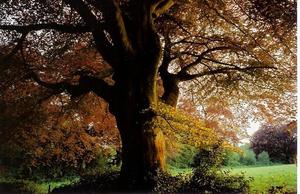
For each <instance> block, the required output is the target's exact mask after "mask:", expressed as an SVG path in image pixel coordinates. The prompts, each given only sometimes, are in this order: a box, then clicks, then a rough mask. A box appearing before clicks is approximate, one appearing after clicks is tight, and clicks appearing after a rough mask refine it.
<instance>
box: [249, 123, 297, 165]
mask: <svg viewBox="0 0 300 194" xmlns="http://www.w3.org/2000/svg"><path fill="white" fill-rule="evenodd" d="M250 142H251V148H252V149H253V150H254V152H255V154H256V156H258V155H259V154H260V153H262V152H263V151H265V152H267V153H268V154H269V156H270V159H271V161H272V162H283V163H293V162H294V161H295V157H296V154H297V126H296V121H292V122H290V123H288V124H286V125H276V126H272V125H264V126H262V127H261V128H260V129H259V130H258V131H257V132H255V133H254V135H253V136H252V137H251V140H250Z"/></svg>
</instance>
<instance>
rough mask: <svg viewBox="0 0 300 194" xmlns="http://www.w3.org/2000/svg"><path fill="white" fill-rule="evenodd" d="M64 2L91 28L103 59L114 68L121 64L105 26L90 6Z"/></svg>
mask: <svg viewBox="0 0 300 194" xmlns="http://www.w3.org/2000/svg"><path fill="white" fill-rule="evenodd" d="M64 2H65V3H67V4H68V5H70V6H71V7H72V8H73V9H74V10H75V11H76V12H77V13H78V14H79V15H80V16H81V18H82V19H83V20H84V21H85V22H86V24H87V25H88V26H89V27H90V28H91V32H92V34H93V37H94V41H95V43H96V47H97V49H98V51H99V52H100V53H101V55H102V57H103V59H104V60H105V61H107V62H108V63H109V64H110V65H111V66H112V67H115V66H117V65H118V64H119V63H120V62H119V60H120V59H119V56H116V54H117V53H118V52H117V49H116V47H114V46H113V45H112V44H111V42H110V40H109V39H108V37H107V31H105V28H104V24H103V23H101V22H100V21H98V20H97V17H96V16H95V15H94V14H93V13H92V11H91V10H90V8H89V6H88V5H87V4H86V3H85V2H83V1H82V0H76V1H75V0H64ZM108 23H109V22H108Z"/></svg>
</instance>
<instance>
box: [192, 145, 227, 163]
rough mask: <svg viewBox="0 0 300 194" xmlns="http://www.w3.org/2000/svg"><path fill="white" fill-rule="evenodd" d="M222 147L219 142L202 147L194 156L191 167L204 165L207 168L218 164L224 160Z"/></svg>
mask: <svg viewBox="0 0 300 194" xmlns="http://www.w3.org/2000/svg"><path fill="white" fill-rule="evenodd" d="M224 156H225V153H224V148H223V147H222V146H221V145H220V144H215V145H213V146H211V147H203V148H201V149H200V150H199V152H198V153H197V154H196V156H195V158H194V162H193V164H192V167H196V168H197V167H199V166H205V167H207V168H211V167H215V166H220V165H221V164H222V162H223V160H224Z"/></svg>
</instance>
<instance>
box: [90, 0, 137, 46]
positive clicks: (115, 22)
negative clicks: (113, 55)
mask: <svg viewBox="0 0 300 194" xmlns="http://www.w3.org/2000/svg"><path fill="white" fill-rule="evenodd" d="M88 2H89V3H90V4H92V5H93V6H95V7H96V8H97V9H99V10H100V11H101V12H102V13H103V16H104V19H105V23H106V27H107V29H108V31H109V33H110V35H111V36H112V40H113V42H114V43H115V44H117V46H120V47H123V48H125V50H126V51H129V52H134V51H133V46H132V43H131V40H130V39H129V36H128V33H127V29H126V25H125V22H124V18H123V15H122V11H121V8H120V5H119V1H117V0H102V1H101V2H100V1H94V0H88Z"/></svg>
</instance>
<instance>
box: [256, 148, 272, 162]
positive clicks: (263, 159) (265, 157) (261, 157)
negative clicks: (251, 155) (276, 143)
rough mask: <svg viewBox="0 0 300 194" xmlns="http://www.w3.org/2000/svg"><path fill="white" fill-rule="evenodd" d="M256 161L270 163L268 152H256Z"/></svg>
mask: <svg viewBox="0 0 300 194" xmlns="http://www.w3.org/2000/svg"><path fill="white" fill-rule="evenodd" d="M257 163H258V164H261V165H268V164H271V161H270V157H269V154H268V152H265V151H263V152H262V153H260V154H258V156H257Z"/></svg>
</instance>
